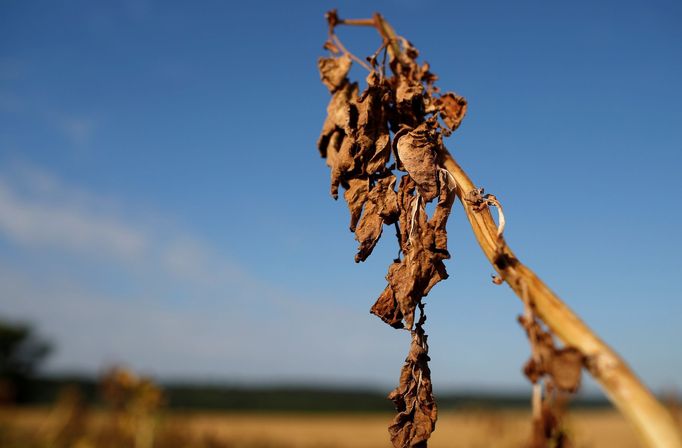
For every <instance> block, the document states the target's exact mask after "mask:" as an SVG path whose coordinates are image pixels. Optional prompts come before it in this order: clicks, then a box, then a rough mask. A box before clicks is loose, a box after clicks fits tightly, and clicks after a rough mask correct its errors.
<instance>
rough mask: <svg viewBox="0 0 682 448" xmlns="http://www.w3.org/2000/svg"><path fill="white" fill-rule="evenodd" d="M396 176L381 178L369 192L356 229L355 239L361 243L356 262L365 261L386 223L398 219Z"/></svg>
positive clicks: (391, 222) (388, 223)
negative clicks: (395, 188)
mask: <svg viewBox="0 0 682 448" xmlns="http://www.w3.org/2000/svg"><path fill="white" fill-rule="evenodd" d="M395 181H396V179H395V176H393V175H390V176H387V177H384V178H382V179H379V180H378V181H377V182H376V183H375V184H374V186H373V187H372V188H371V189H370V190H369V193H368V194H367V200H366V202H365V209H364V212H363V213H362V217H361V218H360V222H359V223H358V225H357V228H356V229H355V239H356V240H357V241H358V242H359V243H360V246H359V247H358V253H357V254H356V255H355V262H356V263H357V262H360V261H365V260H366V259H367V257H369V255H370V254H371V253H372V250H374V246H376V244H377V242H378V241H379V238H380V237H381V233H382V231H383V226H384V224H387V225H390V224H393V223H394V222H396V220H397V219H398V203H397V196H396V193H395V190H394V187H395Z"/></svg>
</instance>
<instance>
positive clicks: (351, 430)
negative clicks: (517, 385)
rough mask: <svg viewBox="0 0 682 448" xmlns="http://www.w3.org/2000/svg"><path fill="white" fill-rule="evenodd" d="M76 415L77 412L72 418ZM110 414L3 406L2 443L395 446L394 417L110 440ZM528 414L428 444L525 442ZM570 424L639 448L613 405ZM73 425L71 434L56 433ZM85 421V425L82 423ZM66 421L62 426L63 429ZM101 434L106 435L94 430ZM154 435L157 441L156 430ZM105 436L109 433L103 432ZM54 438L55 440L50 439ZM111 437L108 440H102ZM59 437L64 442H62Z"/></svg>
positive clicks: (579, 439)
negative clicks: (390, 437) (391, 429)
mask: <svg viewBox="0 0 682 448" xmlns="http://www.w3.org/2000/svg"><path fill="white" fill-rule="evenodd" d="M72 417H73V416H72ZM108 418H109V417H108V416H107V415H106V414H105V413H103V412H99V411H91V412H90V413H89V414H88V418H87V421H83V420H82V419H81V420H80V421H77V420H78V419H75V420H74V419H73V418H71V419H70V422H69V421H68V420H69V418H64V416H60V415H59V412H58V411H55V410H54V409H53V410H50V409H41V408H29V409H9V408H8V409H4V410H1V411H0V446H3V447H8V448H9V447H22V448H30V447H44V446H65V447H66V446H70V447H77V448H89V447H101V446H121V447H123V446H130V447H143V446H149V447H151V446H158V447H188V448H189V447H206V448H214V447H215V448H218V447H235V448H237V447H242V448H255V447H258V448H266V447H292V448H293V447H310V448H312V447H317V448H332V447H336V448H342V447H358V448H363V447H367V448H369V447H389V446H390V443H389V441H388V433H387V430H386V427H387V424H388V422H389V421H390V419H391V415H388V414H382V413H380V414H322V415H320V414H317V415H310V414H258V413H256V414H244V413H241V414H237V413H224V412H223V413H220V412H216V413H205V412H192V413H181V412H170V411H168V412H166V413H164V414H160V415H159V416H158V417H156V418H155V419H154V420H153V421H149V422H148V423H147V424H146V425H147V426H148V427H149V428H150V429H151V428H153V431H146V432H145V433H146V437H145V438H142V439H140V438H139V437H136V438H132V439H130V440H129V444H128V443H125V444H121V443H122V442H121V441H120V440H119V441H118V442H117V443H116V444H109V443H107V441H106V431H105V430H104V429H103V428H105V427H106V425H107V419H108ZM529 422H530V419H529V415H528V413H527V412H524V411H503V410H500V411H493V410H485V411H483V410H482V411H458V412H449V413H442V414H441V416H440V418H439V420H438V425H437V428H436V432H435V433H434V435H433V437H432V439H431V442H430V443H429V446H430V447H432V448H438V447H449V448H450V447H472V448H473V447H503V448H504V447H521V446H523V445H524V441H525V440H526V439H527V435H528V431H529ZM567 423H568V428H569V431H570V433H571V434H572V435H573V437H574V441H575V447H576V448H588V447H619V448H629V447H637V446H639V445H638V444H637V442H636V439H635V435H634V433H633V431H632V430H631V429H630V427H629V426H628V425H627V424H626V422H625V421H624V419H623V418H622V417H621V416H620V415H618V414H617V413H616V412H614V411H610V410H589V411H588V410H583V411H575V412H573V413H572V414H571V415H570V416H569V419H568V422H567ZM65 425H66V426H68V425H71V426H72V427H71V428H67V431H71V432H72V433H73V434H71V435H70V436H69V437H68V438H64V437H62V439H61V442H60V441H59V437H58V436H57V435H56V434H58V433H59V431H64V428H63V427H64V426H65ZM78 425H80V428H78V427H77V426H78ZM60 426H62V428H60ZM91 433H99V434H100V436H99V438H97V437H94V436H92V435H90V434H91ZM152 433H155V436H154V437H152V439H154V440H152V439H150V436H149V434H152ZM101 434H105V436H102V435H101ZM50 437H52V441H51V442H50V443H47V442H45V441H46V440H47V439H49V438H50ZM102 437H105V438H102ZM55 441H57V442H55Z"/></svg>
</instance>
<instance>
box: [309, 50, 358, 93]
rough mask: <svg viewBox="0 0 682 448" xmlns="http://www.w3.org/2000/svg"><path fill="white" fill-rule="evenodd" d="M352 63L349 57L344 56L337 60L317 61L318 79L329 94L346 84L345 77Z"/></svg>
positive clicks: (322, 59) (321, 59) (324, 59)
mask: <svg viewBox="0 0 682 448" xmlns="http://www.w3.org/2000/svg"><path fill="white" fill-rule="evenodd" d="M352 63H353V62H352V61H351V59H350V57H348V55H345V54H344V55H342V56H339V57H338V58H320V59H318V60H317V67H318V69H319V70H320V79H321V80H322V83H323V84H324V85H325V86H327V88H328V89H329V91H330V92H334V91H336V90H337V89H338V88H339V87H341V86H342V85H343V84H344V83H346V82H347V79H346V76H347V75H348V72H349V71H350V67H351V65H352Z"/></svg>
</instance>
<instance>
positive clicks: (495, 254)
mask: <svg viewBox="0 0 682 448" xmlns="http://www.w3.org/2000/svg"><path fill="white" fill-rule="evenodd" d="M336 24H338V25H342V24H343V25H357V26H374V27H375V28H376V29H377V31H378V32H379V34H380V35H381V36H382V38H383V39H384V41H385V43H386V44H387V46H388V50H389V55H390V56H392V57H393V58H396V59H397V60H398V62H402V50H401V47H400V41H399V38H398V36H397V34H396V33H395V31H394V30H393V28H392V27H391V26H390V25H389V24H388V22H386V21H385V20H384V18H383V17H382V16H381V15H380V14H378V13H376V14H374V17H373V18H372V19H355V20H354V19H351V20H348V19H345V20H341V19H339V20H338V22H336ZM440 158H441V163H442V166H443V167H444V168H445V169H447V171H448V172H449V173H450V174H451V175H452V176H453V177H454V180H455V182H456V183H457V197H458V198H459V200H460V202H461V204H462V206H463V207H464V211H465V212H466V215H467V218H468V220H469V223H470V224H471V228H472V230H473V232H474V235H475V236H476V239H477V240H478V243H479V245H480V246H481V249H483V252H484V253H485V255H486V257H487V258H488V260H489V261H490V263H491V264H492V266H493V267H494V268H495V270H496V271H497V273H498V274H499V275H500V278H501V279H503V280H504V281H505V282H506V283H507V284H508V285H509V286H510V287H511V288H512V290H513V291H514V292H515V293H516V295H517V296H519V298H521V299H522V300H523V297H524V295H525V294H527V298H528V301H529V302H530V304H531V306H532V307H533V311H534V313H535V314H536V315H537V316H538V317H539V318H540V319H541V320H542V321H543V322H544V323H545V324H546V325H547V327H548V328H549V329H550V330H551V331H552V332H553V333H554V334H556V335H557V337H559V338H560V339H561V340H562V341H563V343H564V344H566V345H567V346H570V347H574V348H576V349H577V350H579V351H580V352H581V353H582V354H583V356H584V357H585V360H586V367H587V369H588V371H589V372H590V373H591V374H592V376H593V377H594V378H595V379H596V380H597V382H599V384H600V385H601V386H602V388H603V389H604V392H605V393H606V395H607V396H608V397H609V399H610V400H611V401H612V402H613V403H614V405H615V406H616V407H617V408H618V409H619V410H620V411H621V412H622V413H623V415H624V416H625V417H626V418H627V419H628V420H629V421H630V422H631V424H632V425H633V426H634V427H635V429H636V430H637V433H638V435H639V437H640V439H641V441H642V442H643V443H644V445H645V446H647V447H651V448H654V447H655V448H682V434H681V433H680V428H679V426H678V425H677V422H676V421H675V419H674V418H673V416H672V415H671V414H670V412H668V410H667V409H666V408H665V407H664V406H663V405H661V403H659V402H658V400H657V399H656V397H655V396H654V395H653V394H652V393H651V391H649V390H648V389H647V387H646V386H645V385H644V384H643V383H642V382H641V381H640V380H639V379H638V378H637V376H636V375H635V374H634V373H633V371H632V370H631V369H630V368H629V367H628V365H627V364H626V363H625V361H623V360H622V359H621V358H620V357H619V356H618V355H617V354H616V352H615V351H614V350H613V349H611V348H610V347H609V346H608V345H606V343H604V342H603V341H602V340H601V339H599V337H598V336H597V335H596V334H595V333H594V332H593V331H592V330H590V328H588V327H587V325H585V323H583V322H582V320H580V318H579V317H578V316H577V315H576V314H575V313H574V312H573V311H571V309H570V308H569V307H568V306H566V304H564V303H563V302H562V301H561V299H559V297H557V295H556V294H554V293H553V292H552V291H551V290H550V289H549V288H548V287H547V285H545V284H544V283H543V282H542V280H540V278H538V276H537V275H535V273H534V272H533V271H531V270H530V269H529V268H527V267H526V266H525V265H523V264H522V263H521V262H520V261H519V260H518V259H517V258H516V257H515V256H514V253H513V252H512V251H511V249H510V248H509V246H507V244H506V242H505V241H504V239H503V238H502V237H500V236H499V235H498V226H497V225H496V224H495V221H494V219H493V216H492V215H491V213H490V210H489V208H488V207H487V206H486V207H483V209H482V210H480V209H477V208H476V207H475V206H474V205H473V204H471V203H470V202H469V201H467V200H466V197H467V195H468V194H469V193H470V192H472V191H474V190H475V189H476V186H475V185H474V183H473V182H472V181H471V179H470V178H469V176H468V175H467V174H466V173H465V172H464V170H463V169H462V168H461V167H460V166H459V165H458V164H457V162H456V161H455V159H454V158H453V157H452V155H451V154H450V153H449V152H448V151H447V149H445V148H443V150H442V153H441V154H440Z"/></svg>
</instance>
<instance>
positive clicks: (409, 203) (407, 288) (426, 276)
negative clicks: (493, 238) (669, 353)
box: [371, 175, 454, 329]
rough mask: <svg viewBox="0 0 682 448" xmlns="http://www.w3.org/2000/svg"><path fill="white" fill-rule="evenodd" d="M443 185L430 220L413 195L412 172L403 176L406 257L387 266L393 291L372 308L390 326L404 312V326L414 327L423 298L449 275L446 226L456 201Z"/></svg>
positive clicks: (400, 199)
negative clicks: (446, 260)
mask: <svg viewBox="0 0 682 448" xmlns="http://www.w3.org/2000/svg"><path fill="white" fill-rule="evenodd" d="M442 185H443V186H444V188H443V191H442V194H441V200H440V201H439V202H438V205H437V206H436V211H435V212H434V216H433V217H432V218H431V220H428V219H427V218H428V216H427V215H426V210H425V208H424V203H423V202H422V201H421V200H420V199H419V197H418V196H415V195H413V193H414V188H415V183H414V181H413V180H412V179H411V178H410V176H409V175H405V176H403V178H402V179H401V182H400V187H399V189H398V205H399V207H400V229H401V240H402V250H403V254H404V256H403V258H402V260H399V261H396V262H394V263H393V264H391V266H390V267H389V269H388V274H387V275H386V280H387V281H388V286H387V289H390V290H391V293H387V292H386V291H384V293H382V295H381V296H380V297H379V299H378V300H377V303H375V305H374V306H373V307H372V310H371V312H372V313H374V314H376V315H377V316H378V317H379V318H381V319H382V320H384V321H385V322H387V323H388V324H390V325H391V326H396V324H395V316H399V315H402V317H403V320H404V326H405V328H408V329H411V328H412V325H413V322H414V312H415V309H416V307H417V305H418V304H419V303H420V302H421V299H422V298H423V297H425V296H426V295H427V294H428V293H429V291H430V290H431V288H433V286H434V285H435V284H436V283H438V282H439V281H441V280H444V279H446V278H447V277H448V274H447V271H446V269H445V264H444V263H443V260H445V259H447V258H449V257H450V254H449V253H448V251H447V248H446V247H445V246H444V244H446V243H447V237H446V235H445V225H446V223H447V218H448V215H449V212H450V209H451V207H452V203H453V201H454V191H453V190H449V189H447V187H446V186H445V185H446V184H445V183H442ZM441 245H443V246H441ZM389 298H390V300H388V299H389ZM390 306H395V307H396V308H397V309H395V310H394V309H392V308H390Z"/></svg>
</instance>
